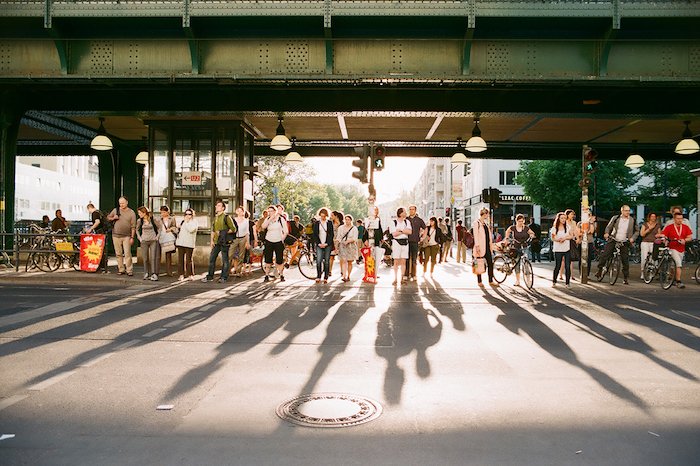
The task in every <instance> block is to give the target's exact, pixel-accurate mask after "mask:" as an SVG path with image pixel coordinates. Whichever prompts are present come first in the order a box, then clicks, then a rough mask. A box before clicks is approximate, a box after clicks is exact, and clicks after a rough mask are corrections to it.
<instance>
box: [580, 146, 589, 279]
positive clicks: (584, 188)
mask: <svg viewBox="0 0 700 466" xmlns="http://www.w3.org/2000/svg"><path fill="white" fill-rule="evenodd" d="M590 150H591V148H590V147H588V146H587V145H585V144H584V146H583V148H582V150H581V181H580V182H579V186H580V187H581V227H582V228H583V226H584V225H585V226H586V228H584V229H583V238H582V239H581V257H580V260H581V284H582V285H585V284H586V283H588V253H589V251H588V220H589V214H590V208H589V205H588V185H589V184H590V178H589V177H588V171H587V170H586V162H587V161H586V154H587V153H588V152H589V151H590Z"/></svg>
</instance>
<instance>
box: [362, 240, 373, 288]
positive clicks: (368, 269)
mask: <svg viewBox="0 0 700 466" xmlns="http://www.w3.org/2000/svg"><path fill="white" fill-rule="evenodd" d="M360 253H361V254H362V258H363V259H364V260H365V276H364V277H362V281H363V282H365V283H377V263H376V261H375V260H374V255H373V254H372V249H371V248H362V249H360Z"/></svg>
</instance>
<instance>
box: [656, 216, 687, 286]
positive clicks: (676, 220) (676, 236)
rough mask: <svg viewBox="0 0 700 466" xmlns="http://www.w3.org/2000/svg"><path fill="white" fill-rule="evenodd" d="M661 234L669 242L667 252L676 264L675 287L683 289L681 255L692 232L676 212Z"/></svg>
mask: <svg viewBox="0 0 700 466" xmlns="http://www.w3.org/2000/svg"><path fill="white" fill-rule="evenodd" d="M662 233H663V234H664V236H666V238H668V239H669V240H670V241H669V245H668V251H669V252H670V253H671V257H673V260H674V261H675V262H676V286H677V287H678V288H685V285H684V284H683V282H682V281H681V275H682V272H683V254H685V243H686V242H688V241H691V240H692V239H693V231H692V230H691V229H690V227H688V225H685V224H684V223H683V213H682V212H678V211H676V212H674V214H673V223H672V224H670V225H668V226H666V227H665V228H664V229H663V231H662Z"/></svg>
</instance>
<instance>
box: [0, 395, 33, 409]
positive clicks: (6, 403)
mask: <svg viewBox="0 0 700 466" xmlns="http://www.w3.org/2000/svg"><path fill="white" fill-rule="evenodd" d="M28 397H29V395H13V396H10V397H7V398H5V399H4V400H0V411H2V410H3V409H5V408H9V407H10V406H12V405H13V404H15V403H19V402H20V401H22V400H23V399H25V398H28Z"/></svg>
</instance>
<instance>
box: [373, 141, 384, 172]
mask: <svg viewBox="0 0 700 466" xmlns="http://www.w3.org/2000/svg"><path fill="white" fill-rule="evenodd" d="M385 155H386V152H385V151H384V146H381V145H380V146H373V147H372V164H373V166H374V171H378V172H379V171H382V170H384V156H385Z"/></svg>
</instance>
